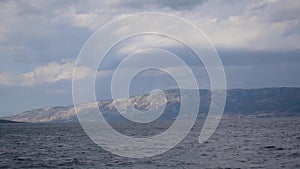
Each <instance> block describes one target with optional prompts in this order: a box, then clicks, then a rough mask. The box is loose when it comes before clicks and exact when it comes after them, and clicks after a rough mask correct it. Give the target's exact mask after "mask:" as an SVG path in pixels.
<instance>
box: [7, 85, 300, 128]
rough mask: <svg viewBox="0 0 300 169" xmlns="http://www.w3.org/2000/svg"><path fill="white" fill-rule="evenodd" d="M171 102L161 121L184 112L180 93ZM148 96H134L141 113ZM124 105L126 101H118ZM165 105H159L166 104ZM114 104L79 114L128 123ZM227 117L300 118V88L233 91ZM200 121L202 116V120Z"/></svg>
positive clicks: (36, 117) (22, 116)
mask: <svg viewBox="0 0 300 169" xmlns="http://www.w3.org/2000/svg"><path fill="white" fill-rule="evenodd" d="M164 93H165V96H166V98H167V104H166V109H165V112H164V113H163V114H162V116H161V117H160V118H161V119H171V118H176V116H177V113H178V111H179V109H180V100H181V96H180V93H179V90H176V89H172V90H167V91H164ZM148 96H149V95H148V94H146V95H141V96H134V97H131V98H130V100H129V101H130V102H131V103H132V104H133V105H134V107H135V108H136V109H138V110H147V109H148V108H149V107H150V102H149V99H147V98H148ZM200 97H201V98H200V109H199V114H200V115H203V116H205V113H207V112H208V109H209V105H210V98H211V94H210V91H209V90H200ZM117 101H119V102H120V101H121V102H122V100H117ZM163 103H164V101H161V103H160V102H158V103H156V104H158V105H159V104H163ZM115 104H118V102H116V101H114V102H112V101H99V102H97V104H93V103H90V104H82V105H80V107H79V109H80V111H79V113H81V112H86V111H88V110H90V109H92V108H95V105H98V107H99V109H100V110H101V111H102V112H103V114H104V117H105V118H106V119H108V120H120V119H124V117H122V116H121V115H120V114H119V113H118V111H117V109H116V106H115ZM224 113H225V114H228V115H241V116H279V115H300V88H264V89H232V90H228V91H227V100H226V106H225V112H224ZM199 117H200V116H199ZM1 119H5V120H12V121H20V122H34V123H37V122H38V123H40V122H73V121H77V116H76V113H75V110H74V107H73V106H67V107H50V108H43V109H35V110H30V111H26V112H22V113H19V114H17V115H14V116H9V117H4V118H1Z"/></svg>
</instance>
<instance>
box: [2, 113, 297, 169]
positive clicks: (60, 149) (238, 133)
mask: <svg viewBox="0 0 300 169" xmlns="http://www.w3.org/2000/svg"><path fill="white" fill-rule="evenodd" d="M170 123H172V122H170V121H166V122H158V123H155V124H149V125H146V126H143V127H136V126H132V125H131V124H126V123H118V122H115V123H114V124H113V125H114V128H116V129H117V130H118V131H120V132H123V133H124V134H128V135H133V134H137V137H147V136H149V135H155V134H158V133H160V132H162V131H164V130H165V129H166V128H168V127H169V126H170ZM202 125H203V120H201V119H200V120H197V121H196V123H195V125H194V127H193V129H192V130H191V131H190V133H189V134H188V135H187V136H186V137H185V139H184V140H183V141H181V142H180V143H179V144H178V145H177V146H175V147H174V148H172V149H170V150H169V151H167V152H165V153H162V154H159V155H156V156H154V157H146V158H138V159H136V158H128V157H122V156H118V155H115V154H112V153H110V152H108V151H106V150H104V149H102V148H101V147H100V146H98V145H97V144H95V143H93V141H92V140H91V139H90V138H89V137H88V136H87V135H86V133H85V132H84V130H83V129H82V127H81V126H80V124H79V123H57V124H55V123H53V124H52V123H48V124H46V123H44V124H29V123H9V124H8V123H7V124H0V168H84V169H86V168H125V169H126V168H130V169H131V168H134V169H137V168H142V169H154V168H193V169H199V168H210V169H214V168H215V169H229V168H270V169H276V168H300V117H265V118H254V117H251V118H227V119H222V120H221V122H220V124H219V126H218V128H217V129H216V131H215V132H214V134H213V135H212V136H211V137H210V138H209V139H208V140H207V141H206V142H204V143H203V144H199V142H198V137H199V134H200V131H201V127H202Z"/></svg>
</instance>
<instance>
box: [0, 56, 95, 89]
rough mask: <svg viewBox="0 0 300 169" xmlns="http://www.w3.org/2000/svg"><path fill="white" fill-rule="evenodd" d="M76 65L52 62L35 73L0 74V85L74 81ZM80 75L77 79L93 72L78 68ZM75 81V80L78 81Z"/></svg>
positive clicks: (68, 62) (29, 84)
mask: <svg viewBox="0 0 300 169" xmlns="http://www.w3.org/2000/svg"><path fill="white" fill-rule="evenodd" d="M73 69H74V63H73V62H70V61H60V62H51V63H49V64H47V65H44V66H38V67H36V68H35V69H34V70H33V71H30V72H26V73H21V74H16V73H9V72H3V73H0V85H9V86H34V85H37V84H42V83H56V82H59V81H64V80H72V76H73ZM77 70H78V72H79V74H77V75H78V76H76V78H77V79H83V78H85V77H87V76H91V75H92V74H93V72H92V71H91V69H89V68H87V67H77ZM77 79H75V80H77Z"/></svg>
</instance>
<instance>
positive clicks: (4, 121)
mask: <svg viewBox="0 0 300 169" xmlns="http://www.w3.org/2000/svg"><path fill="white" fill-rule="evenodd" d="M0 123H20V122H17V121H10V120H2V119H0Z"/></svg>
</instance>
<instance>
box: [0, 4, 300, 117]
mask: <svg viewBox="0 0 300 169" xmlns="http://www.w3.org/2000/svg"><path fill="white" fill-rule="evenodd" d="M0 9H1V10H0V20H1V22H0V117H1V116H8V115H12V114H16V113H19V112H22V111H26V110H31V109H35V108H43V107H52V106H64V105H72V104H73V103H72V74H73V68H74V64H75V62H76V59H77V57H78V55H79V52H80V50H81V48H82V47H83V45H84V44H85V42H86V41H87V40H88V39H89V37H90V36H91V35H93V33H94V32H95V31H96V30H98V29H99V28H100V27H101V26H103V25H105V24H107V23H108V22H110V21H112V20H115V19H118V18H122V17H125V16H127V15H130V14H134V13H140V12H161V13H168V14H172V15H176V16H179V17H182V18H184V19H186V20H188V21H189V22H191V23H193V24H194V25H196V26H197V27H198V28H199V29H201V30H202V32H203V33H205V35H206V36H207V37H208V38H209V40H210V41H211V42H212V43H213V44H214V46H215V48H216V50H217V52H218V54H219V56H220V59H221V61H222V63H223V65H224V70H225V74H226V80H227V86H228V88H263V87H300V78H299V77H298V76H299V75H298V74H299V72H300V66H299V65H300V18H299V16H300V10H299V9H300V2H299V1H297V0H294V1H291V0H286V1H277V0H259V1H256V0H253V1H238V0H235V1H234V0H228V1H219V0H213V1H205V0H190V1H181V0H165V1H160V0H101V1H99V0H86V1H79V0H72V1H69V0H45V1H40V0H26V1H22V0H2V1H0ZM148 24H151V23H148ZM145 26H147V24H146V25H145ZM191 38H192V36H191ZM149 45H150V46H151V47H157V46H160V47H164V48H166V49H168V50H172V51H173V52H174V53H176V54H178V55H180V56H181V58H182V59H183V60H184V61H185V62H186V63H187V64H188V65H189V66H191V67H192V69H193V71H194V72H195V74H196V75H195V76H196V77H197V82H198V83H199V84H201V85H199V86H200V87H202V88H209V80H208V78H207V74H206V73H205V69H204V68H203V66H201V63H197V64H195V62H194V61H193V56H192V54H190V53H189V51H188V50H187V49H185V48H183V47H182V46H180V45H178V44H176V42H174V41H172V40H170V39H164V38H163V37H151V36H142V37H135V38H132V39H129V40H128V41H124V42H122V43H121V44H120V45H119V46H118V47H116V48H115V49H114V50H112V52H111V53H110V54H108V56H107V59H105V61H104V63H103V64H102V65H100V67H99V70H98V72H97V79H96V92H97V99H99V100H101V99H109V98H110V97H111V96H110V88H109V87H110V82H111V80H110V79H111V75H112V73H113V71H114V68H115V67H116V66H117V65H118V64H119V63H120V62H121V61H122V59H124V57H125V56H126V55H127V54H130V53H131V52H134V51H135V50H137V49H141V48H143V47H148V46H149ZM170 69H171V70H172V71H178V72H180V67H171V68H170ZM90 73H91V72H89V71H88V70H86V71H85V74H83V76H88V75H89V74H90ZM297 75H298V76H297ZM174 87H176V83H175V81H174V79H172V78H170V77H169V76H168V75H166V74H164V73H162V72H158V71H157V70H152V71H148V72H147V71H145V72H142V73H140V74H139V75H138V76H137V77H136V78H135V79H134V80H133V81H132V86H131V88H130V90H131V91H132V95H135V94H139V93H142V92H145V91H146V92H148V91H150V90H151V89H153V88H162V89H166V88H174Z"/></svg>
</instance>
